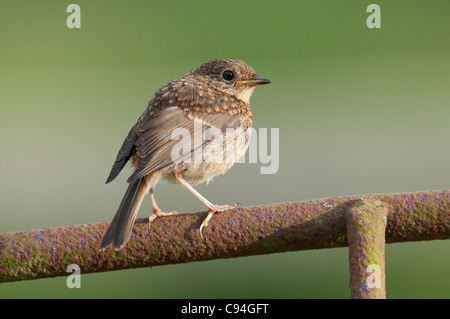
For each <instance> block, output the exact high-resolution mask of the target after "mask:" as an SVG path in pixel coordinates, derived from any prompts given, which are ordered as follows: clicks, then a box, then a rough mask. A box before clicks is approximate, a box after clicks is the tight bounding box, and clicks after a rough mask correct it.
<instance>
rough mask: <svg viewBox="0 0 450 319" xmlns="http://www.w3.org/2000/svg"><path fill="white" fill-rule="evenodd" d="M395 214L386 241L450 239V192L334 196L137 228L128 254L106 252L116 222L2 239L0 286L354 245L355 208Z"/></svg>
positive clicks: (389, 216)
mask: <svg viewBox="0 0 450 319" xmlns="http://www.w3.org/2000/svg"><path fill="white" fill-rule="evenodd" d="M357 200H363V201H372V200H378V201H380V202H381V203H382V204H383V205H386V207H387V208H386V209H387V228H386V242H387V243H392V242H405V241H422V240H433V239H449V238H450V190H442V191H429V192H417V193H393V194H380V195H361V196H343V197H330V198H324V199H317V200H309V201H301V202H290V203H281V204H270V205H260V206H253V207H243V208H236V209H233V210H231V211H229V212H225V213H217V214H215V215H214V216H213V218H212V220H211V221H210V223H209V226H208V227H205V229H204V230H203V236H204V238H205V239H204V240H202V239H201V237H200V234H199V226H200V223H201V221H202V220H203V218H204V217H205V216H206V212H205V213H193V214H183V215H177V216H167V217H162V218H157V219H156V220H155V221H154V222H153V224H151V226H150V227H148V225H147V224H145V223H140V224H136V225H135V228H134V232H133V235H132V237H131V239H130V241H129V243H128V245H127V247H126V248H125V249H123V250H120V251H115V250H113V249H107V250H105V251H103V252H100V251H99V247H100V241H101V239H102V236H103V234H104V233H105V231H106V228H107V226H108V223H95V224H88V225H76V226H64V227H58V228H46V229H39V230H29V231H20V232H13V233H5V234H0V282H10V281H17V280H27V279H37V278H46V277H56V276H67V275H68V273H67V272H66V270H67V267H68V265H70V264H77V265H79V266H80V268H81V273H82V274H83V273H94V272H102V271H110V270H119V269H128V268H137V267H152V266H158V265H167V264H176V263H186V262H192V261H200V260H211V259H218V258H232V257H240V256H250V255H259V254H269V253H275V252H284V251H294V250H307V249H319V248H333V247H345V246H347V240H348V239H347V227H346V216H347V212H348V210H349V208H351V207H353V208H354V207H355V201H357Z"/></svg>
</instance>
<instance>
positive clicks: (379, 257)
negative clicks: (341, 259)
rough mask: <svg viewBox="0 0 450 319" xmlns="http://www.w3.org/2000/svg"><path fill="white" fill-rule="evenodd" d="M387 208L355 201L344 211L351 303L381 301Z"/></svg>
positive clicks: (374, 200) (372, 202)
mask: <svg viewBox="0 0 450 319" xmlns="http://www.w3.org/2000/svg"><path fill="white" fill-rule="evenodd" d="M387 212H388V207H387V205H386V204H385V203H383V202H381V201H379V200H377V199H372V200H368V199H357V200H355V201H354V202H353V205H352V206H351V207H350V208H349V209H348V210H347V214H346V220H347V237H348V254H349V264H350V297H351V298H352V299H385V298H386V285H385V277H386V275H385V260H384V256H385V249H384V246H385V230H386V221H387Z"/></svg>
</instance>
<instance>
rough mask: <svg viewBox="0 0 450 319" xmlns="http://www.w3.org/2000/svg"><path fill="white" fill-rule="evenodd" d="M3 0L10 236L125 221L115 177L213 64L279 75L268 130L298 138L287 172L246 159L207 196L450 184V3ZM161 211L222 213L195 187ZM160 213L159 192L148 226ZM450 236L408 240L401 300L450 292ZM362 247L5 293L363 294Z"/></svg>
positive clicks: (2, 198)
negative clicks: (139, 131)
mask: <svg viewBox="0 0 450 319" xmlns="http://www.w3.org/2000/svg"><path fill="white" fill-rule="evenodd" d="M70 3H72V2H71V1H60V0H58V1H31V0H28V1H13V0H7V1H5V0H0V90H1V91H0V110H1V111H0V112H1V113H0V114H1V117H0V149H1V164H0V221H1V222H0V232H10V231H17V230H27V229H36V228H42V227H54V226H61V225H72V224H84V223H92V222H98V221H109V220H111V219H112V217H113V215H114V213H115V211H116V209H117V206H118V204H119V202H120V200H121V198H122V196H123V194H124V191H125V189H126V178H127V177H128V175H129V174H131V168H129V167H128V168H127V169H126V170H124V172H122V174H121V175H120V176H119V178H118V179H117V180H116V181H115V182H114V183H111V184H108V185H105V184H104V182H105V180H106V177H107V175H108V173H109V170H110V168H111V165H112V163H113V161H114V159H115V156H116V153H117V151H118V149H119V147H120V146H121V143H122V141H123V139H124V138H125V136H126V134H127V133H128V131H129V129H130V128H131V127H132V125H133V124H134V123H135V121H136V120H137V118H138V117H139V116H140V114H141V113H142V112H143V110H144V109H145V108H146V104H147V102H148V100H149V99H150V98H151V96H152V95H153V93H154V92H155V91H156V90H157V89H158V88H159V87H160V86H162V85H163V84H164V83H166V82H168V81H169V80H172V79H174V78H177V77H180V76H183V75H184V74H186V73H187V72H188V71H189V70H190V69H191V68H194V67H196V66H198V65H200V64H201V63H203V62H205V61H208V60H211V59H213V58H222V57H227V58H238V59H242V60H244V61H246V62H247V63H249V64H250V65H252V66H253V67H254V68H255V70H256V72H257V74H258V75H259V76H263V77H267V78H269V79H271V80H272V81H273V83H272V84H271V85H269V86H264V87H261V88H258V89H257V90H256V91H255V93H254V95H253V97H252V103H251V104H252V110H253V116H254V117H253V119H254V125H255V127H256V128H260V127H262V128H279V129H280V167H279V171H278V173H277V174H274V175H261V174H260V173H259V169H260V164H237V165H235V166H234V167H233V168H232V169H231V170H230V171H229V172H228V173H227V174H226V175H225V176H223V177H218V178H216V179H215V180H214V182H213V183H210V184H209V185H208V186H205V185H201V186H199V187H198V188H197V189H198V190H199V191H200V192H201V193H202V194H203V195H205V196H206V197H207V198H208V199H210V200H211V201H212V202H215V203H218V204H226V203H233V202H240V203H242V204H243V205H253V204H261V203H271V202H285V201H297V200H307V199H313V198H320V197H327V196H338V195H350V194H359V193H385V192H406V191H421V190H431V189H448V188H450V184H449V181H450V165H449V164H450V161H449V160H450V80H449V79H450V78H449V74H450V41H449V31H450V19H448V16H449V14H450V2H449V1H425V0H422V1H376V3H377V4H378V5H380V7H381V29H368V28H367V26H366V18H367V16H368V15H369V13H366V8H367V6H368V5H369V4H370V3H373V1H361V0H352V1H349V0H341V1H331V0H330V1H316V0H314V1H313V0H309V1H196V2H192V1H165V2H156V1H117V0H108V1H99V0H96V1H82V0H78V1H76V2H75V3H77V4H78V5H80V7H81V29H69V28H67V26H66V19H67V17H68V15H69V13H66V8H67V6H68V5H69V4H70ZM155 194H156V196H157V200H158V204H159V206H160V207H161V208H162V209H163V210H164V209H165V210H174V209H175V210H178V211H181V212H191V211H204V210H205V208H204V206H203V205H202V204H201V202H200V201H198V200H197V199H196V198H194V197H193V196H192V194H190V193H189V192H188V191H186V190H185V189H184V188H183V187H181V186H179V185H169V184H160V185H158V187H157V188H156V191H155ZM150 211H151V204H150V200H149V198H147V199H146V200H145V201H144V205H143V207H142V208H141V211H140V214H139V216H140V217H144V216H148V214H149V213H150ZM449 266H450V241H433V242H417V243H403V244H391V245H388V246H387V251H386V271H387V296H388V298H449V297H450V288H449V287H450V273H449V271H448V270H449ZM348 282H349V275H348V257H347V249H344V248H342V249H325V250H316V251H305V252H290V253H280V254H273V255H265V256H255V257H246V258H237V259H228V260H215V261H208V262H196V263H190V264H182V265H172V266H164V267H155V268H151V269H150V268H148V269H134V270H126V271H116V272H109V273H100V274H86V275H82V282H81V285H82V288H81V289H68V288H67V287H66V284H65V283H66V278H64V277H61V278H55V279H41V280H35V281H24V282H16V283H7V284H0V297H1V298H10V297H26V298H34V297H39V298H46V297H54V298H72V297H74V298H82V297H84V298H91V297H104V298H128V297H130V298H131V297H132V298H348V297H349V296H350V292H349V288H348Z"/></svg>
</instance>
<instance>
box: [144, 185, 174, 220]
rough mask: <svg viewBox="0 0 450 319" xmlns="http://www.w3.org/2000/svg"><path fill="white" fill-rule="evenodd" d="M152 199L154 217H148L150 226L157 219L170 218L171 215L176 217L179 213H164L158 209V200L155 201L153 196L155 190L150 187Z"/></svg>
mask: <svg viewBox="0 0 450 319" xmlns="http://www.w3.org/2000/svg"><path fill="white" fill-rule="evenodd" d="M149 193H150V197H151V199H152V206H153V215H151V216H149V217H148V225H149V226H150V224H151V223H152V222H153V220H154V219H155V218H156V217H159V216H170V215H176V214H177V212H170V213H164V212H162V211H161V209H160V208H159V207H158V205H156V200H155V195H154V194H153V188H152V187H150V191H149Z"/></svg>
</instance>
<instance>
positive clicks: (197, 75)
mask: <svg viewBox="0 0 450 319" xmlns="http://www.w3.org/2000/svg"><path fill="white" fill-rule="evenodd" d="M270 82H271V81H270V80H267V79H263V78H259V77H256V74H255V71H254V70H253V69H252V68H251V67H250V66H249V65H248V64H246V63H245V62H243V61H240V60H232V59H217V60H212V61H209V62H206V63H204V64H202V65H201V66H200V67H198V68H195V69H193V70H191V71H190V72H189V73H188V74H186V75H185V76H184V77H182V78H179V79H176V80H173V81H171V82H169V83H167V84H166V85H164V86H163V87H161V88H160V89H159V90H158V91H157V92H156V93H155V95H154V96H153V98H152V99H151V100H150V102H149V103H148V107H147V109H146V110H145V111H144V113H143V114H142V115H141V117H140V118H139V119H138V121H137V123H136V124H135V125H134V126H133V127H132V129H131V130H130V132H129V133H128V136H127V138H126V139H125V141H124V142H123V145H122V147H121V149H120V150H119V153H118V154H117V158H116V161H115V162H114V164H113V167H112V169H111V173H110V174H109V177H108V179H107V181H106V183H109V182H111V181H112V180H114V178H116V176H117V175H118V174H119V173H120V171H121V170H122V168H123V167H124V166H125V164H126V163H127V161H128V160H129V159H130V158H131V159H132V163H133V165H134V166H135V170H134V172H133V174H132V175H131V176H130V177H129V178H128V183H129V186H128V189H127V191H126V192H125V195H124V197H123V199H122V202H121V203H120V206H119V208H118V210H117V212H116V215H115V216H114V218H113V220H112V221H111V223H110V225H109V227H108V230H107V231H106V233H105V236H104V237H103V240H102V243H101V249H105V248H106V247H108V246H109V245H111V244H112V245H113V246H114V248H116V249H120V248H122V247H124V246H125V244H126V243H127V241H128V239H129V238H130V236H131V232H132V229H133V225H134V222H135V219H136V216H137V213H138V210H139V207H140V206H141V203H142V200H143V199H144V196H145V195H146V194H147V193H150V196H151V199H152V203H153V213H154V214H153V215H152V216H150V217H149V222H150V223H151V222H152V221H153V220H154V218H156V217H157V216H166V215H173V214H176V213H175V212H170V213H164V212H162V211H161V210H160V209H159V207H158V206H157V204H156V201H155V197H154V194H153V188H154V187H155V186H156V184H157V183H158V181H159V180H160V179H161V178H163V179H166V180H169V181H171V182H179V183H180V184H182V185H183V186H185V187H186V188H187V189H189V190H190V191H191V192H192V193H193V194H194V195H195V196H197V197H198V198H199V199H200V200H201V201H202V202H203V203H204V204H205V205H206V206H207V207H208V209H209V213H208V215H207V217H206V218H205V220H204V221H203V222H202V224H201V226H200V235H202V229H203V227H205V226H207V225H208V222H209V220H210V219H211V217H212V215H213V214H214V213H215V212H222V211H225V210H228V209H230V208H232V207H234V206H235V205H224V206H219V205H214V204H212V203H211V202H209V201H208V200H207V199H206V198H204V197H203V196H202V195H201V194H200V193H198V192H197V191H196V190H195V189H194V188H193V187H192V186H191V185H197V184H199V183H202V182H205V181H206V182H209V181H210V180H211V179H212V178H213V177H215V176H217V175H222V174H224V173H225V172H226V171H227V170H228V169H230V167H231V166H232V165H233V164H234V163H235V162H236V161H237V160H238V159H239V158H240V157H241V156H243V155H244V154H245V151H246V150H247V148H248V141H249V134H250V132H251V125H252V113H251V112H250V106H249V102H250V96H251V95H252V93H253V90H254V89H255V87H256V86H258V85H261V84H268V83H270ZM220 134H223V136H225V138H224V139H218V138H217V136H219V135H220ZM211 135H214V139H213V138H211V137H210V138H205V136H211ZM174 136H176V137H180V136H181V137H184V138H182V139H181V140H180V138H175V137H174ZM191 137H193V138H191ZM214 142H215V143H214ZM213 145H214V147H212V146H213ZM180 150H181V151H182V152H181V153H180ZM230 150H231V152H230ZM224 155H226V156H224ZM220 159H221V160H220Z"/></svg>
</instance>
